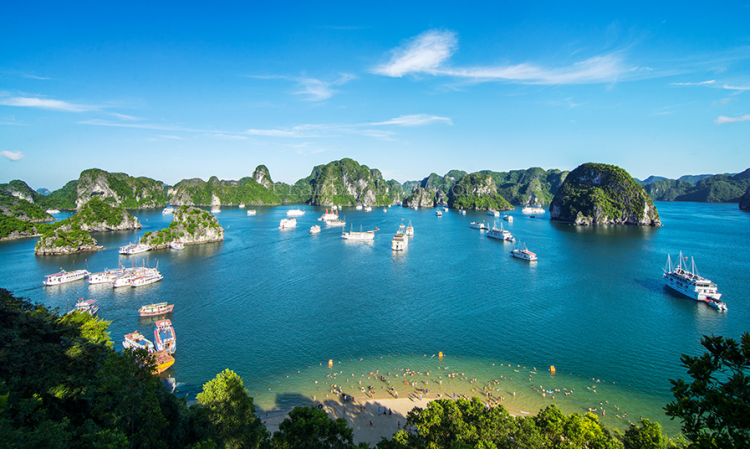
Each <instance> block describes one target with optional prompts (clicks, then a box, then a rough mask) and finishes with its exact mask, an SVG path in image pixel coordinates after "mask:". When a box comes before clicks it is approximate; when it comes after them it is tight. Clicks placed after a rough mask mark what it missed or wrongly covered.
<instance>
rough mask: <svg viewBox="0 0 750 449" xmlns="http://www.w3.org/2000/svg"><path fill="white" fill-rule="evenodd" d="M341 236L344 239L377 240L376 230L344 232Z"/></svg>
mask: <svg viewBox="0 0 750 449" xmlns="http://www.w3.org/2000/svg"><path fill="white" fill-rule="evenodd" d="M341 238H342V239H344V240H356V241H362V242H364V241H369V240H375V231H362V230H360V231H351V230H350V231H349V232H343V233H342V234H341Z"/></svg>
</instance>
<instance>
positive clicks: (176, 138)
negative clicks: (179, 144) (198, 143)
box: [159, 136, 185, 140]
mask: <svg viewBox="0 0 750 449" xmlns="http://www.w3.org/2000/svg"><path fill="white" fill-rule="evenodd" d="M159 137H161V138H162V139H172V140H185V138H184V137H180V136H159Z"/></svg>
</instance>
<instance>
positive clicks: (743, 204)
mask: <svg viewBox="0 0 750 449" xmlns="http://www.w3.org/2000/svg"><path fill="white" fill-rule="evenodd" d="M740 209H742V210H750V187H748V188H747V190H746V191H745V194H744V195H742V198H740Z"/></svg>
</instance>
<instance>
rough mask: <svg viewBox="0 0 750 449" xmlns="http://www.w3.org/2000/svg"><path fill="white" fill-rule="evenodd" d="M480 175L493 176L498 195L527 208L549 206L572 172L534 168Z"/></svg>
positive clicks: (486, 172) (490, 172) (487, 171)
mask: <svg viewBox="0 0 750 449" xmlns="http://www.w3.org/2000/svg"><path fill="white" fill-rule="evenodd" d="M479 173H481V174H486V175H490V176H492V179H493V180H494V181H495V185H496V186H497V193H499V194H500V195H501V196H502V197H503V198H505V199H506V200H508V202H510V203H511V204H517V205H520V206H527V205H530V204H549V203H550V201H552V198H553V197H554V196H555V194H556V193H557V191H558V189H560V186H562V183H563V182H564V181H565V178H566V177H567V176H568V173H570V172H568V171H560V170H544V169H543V168H539V167H532V168H529V169H526V170H511V171H508V172H493V171H489V170H483V171H480V172H479Z"/></svg>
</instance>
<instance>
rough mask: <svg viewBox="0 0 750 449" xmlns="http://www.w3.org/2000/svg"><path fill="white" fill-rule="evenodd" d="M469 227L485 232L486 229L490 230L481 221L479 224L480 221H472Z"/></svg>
mask: <svg viewBox="0 0 750 449" xmlns="http://www.w3.org/2000/svg"><path fill="white" fill-rule="evenodd" d="M469 227H470V228H471V229H479V230H480V231H481V230H486V229H489V228H490V227H489V226H487V223H485V222H483V221H481V222H480V221H472V222H471V224H470V225H469Z"/></svg>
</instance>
